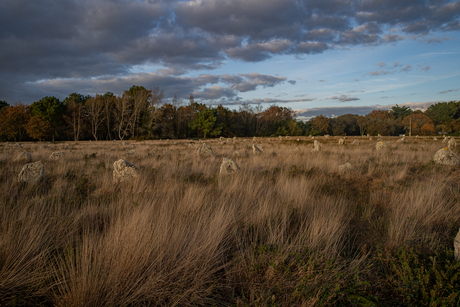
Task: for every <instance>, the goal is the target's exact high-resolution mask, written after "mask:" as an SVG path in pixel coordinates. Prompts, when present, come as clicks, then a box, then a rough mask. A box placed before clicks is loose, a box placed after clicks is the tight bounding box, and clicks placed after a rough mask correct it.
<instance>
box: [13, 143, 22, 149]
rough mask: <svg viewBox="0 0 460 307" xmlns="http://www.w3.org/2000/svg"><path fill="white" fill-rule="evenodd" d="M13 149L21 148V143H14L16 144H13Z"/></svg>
mask: <svg viewBox="0 0 460 307" xmlns="http://www.w3.org/2000/svg"><path fill="white" fill-rule="evenodd" d="M14 148H22V145H21V143H16V144H14Z"/></svg>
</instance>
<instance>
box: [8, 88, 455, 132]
mask: <svg viewBox="0 0 460 307" xmlns="http://www.w3.org/2000/svg"><path fill="white" fill-rule="evenodd" d="M163 98H164V93H163V91H162V90H161V89H160V88H158V87H154V88H153V89H146V88H144V87H143V86H132V87H131V88H129V90H127V91H125V92H124V93H123V94H122V95H120V96H116V95H114V94H113V93H110V92H108V93H105V94H103V95H96V96H95V97H91V96H83V95H81V94H78V93H72V94H70V95H69V96H68V97H66V98H65V99H64V100H63V101H61V100H59V99H57V98H56V97H44V98H42V99H41V100H39V101H36V102H34V103H32V104H31V105H30V106H26V105H23V104H16V105H14V106H10V105H9V104H8V103H6V102H5V101H0V139H1V140H3V141H6V140H11V141H21V140H27V139H34V140H50V141H54V140H75V141H78V140H87V139H94V140H114V139H119V140H125V139H158V138H163V139H166V138H170V139H172V138H193V137H200V138H203V137H204V138H206V137H209V136H224V137H233V136H240V137H251V136H278V135H292V136H300V135H310V134H311V135H323V134H330V135H363V134H372V135H377V134H381V135H398V134H403V133H409V131H411V132H412V134H413V135H416V134H418V135H429V134H434V133H436V132H440V131H441V132H452V131H458V130H460V103H459V102H453V101H451V102H448V103H446V102H445V103H437V104H434V105H431V106H430V107H429V108H428V109H427V110H426V111H425V112H424V113H423V112H420V111H415V112H413V111H412V110H411V109H410V108H408V107H404V106H403V107H399V106H398V105H396V106H394V107H393V108H392V109H391V110H389V111H384V110H374V111H372V112H371V113H369V114H367V115H365V116H359V115H353V114H346V115H342V116H338V117H335V118H327V117H324V116H322V115H319V116H317V117H315V118H312V119H311V120H309V121H307V122H303V121H300V120H296V115H295V112H293V111H292V110H291V109H290V108H286V107H280V106H270V107H269V108H267V109H263V108H262V107H261V106H260V105H258V106H255V107H253V106H251V105H248V104H243V105H241V106H240V108H239V110H230V109H227V108H225V107H223V106H222V105H219V106H217V107H215V108H213V107H209V106H206V105H205V104H199V103H196V102H195V101H194V98H193V95H191V96H190V100H189V101H188V102H187V103H184V102H183V101H180V100H178V99H177V98H174V99H173V100H172V102H170V103H165V102H163Z"/></svg>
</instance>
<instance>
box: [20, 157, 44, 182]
mask: <svg viewBox="0 0 460 307" xmlns="http://www.w3.org/2000/svg"><path fill="white" fill-rule="evenodd" d="M44 178H45V167H44V166H43V164H42V163H41V162H40V161H37V162H34V163H28V164H26V165H24V166H23V167H22V170H21V172H20V173H19V175H18V181H19V182H27V183H39V182H40V181H41V180H43V179H44Z"/></svg>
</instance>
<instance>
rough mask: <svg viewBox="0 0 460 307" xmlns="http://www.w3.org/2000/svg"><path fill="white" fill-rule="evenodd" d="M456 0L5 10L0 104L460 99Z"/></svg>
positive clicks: (32, 3)
mask: <svg viewBox="0 0 460 307" xmlns="http://www.w3.org/2000/svg"><path fill="white" fill-rule="evenodd" d="M459 21H460V1H450V0H361V1H358V0H182V1H180V0H164V1H163V0H1V1H0V46H1V47H0V100H6V101H7V102H8V103H10V104H14V103H16V102H22V103H26V104H29V103H32V102H33V101H37V100H39V99H40V98H42V97H44V96H56V97H58V98H61V99H62V98H65V97H66V96H67V95H68V94H70V93H72V92H78V93H81V94H85V95H86V94H89V95H94V94H96V93H105V92H107V91H111V92H114V93H115V94H121V93H122V92H123V91H124V90H126V89H128V88H129V87H130V86H131V85H143V86H145V87H146V88H152V87H154V86H159V87H160V88H161V89H163V90H164V91H165V94H166V98H167V99H171V98H172V97H173V96H174V95H176V96H177V97H178V98H179V99H182V100H183V101H184V103H185V102H187V101H188V98H189V96H190V93H193V94H194V96H195V99H196V101H198V102H202V103H206V104H213V105H216V104H223V105H226V106H228V107H230V108H238V107H239V105H241V104H242V103H252V104H257V103H260V104H262V106H264V107H268V106H270V104H277V105H282V106H287V107H290V108H292V109H295V110H297V111H298V114H299V117H301V118H302V117H309V116H314V115H318V114H324V115H327V116H333V115H340V114H345V113H350V112H351V113H355V114H366V113H368V112H370V111H371V110H372V109H373V108H377V107H379V108H389V107H391V106H392V105H394V104H399V105H404V104H406V105H409V106H411V107H412V108H414V109H415V108H422V109H423V108H425V107H426V106H427V105H429V104H430V103H433V102H437V101H450V100H458V97H459V96H460V31H459V30H460V22H459Z"/></svg>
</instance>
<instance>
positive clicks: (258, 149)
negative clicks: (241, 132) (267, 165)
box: [252, 144, 262, 155]
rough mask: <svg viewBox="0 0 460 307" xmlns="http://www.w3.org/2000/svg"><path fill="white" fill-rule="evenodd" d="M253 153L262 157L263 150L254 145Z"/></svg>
mask: <svg viewBox="0 0 460 307" xmlns="http://www.w3.org/2000/svg"><path fill="white" fill-rule="evenodd" d="M252 152H253V153H254V154H255V155H260V154H261V153H262V150H261V149H260V148H259V147H257V145H256V144H252Z"/></svg>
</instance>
